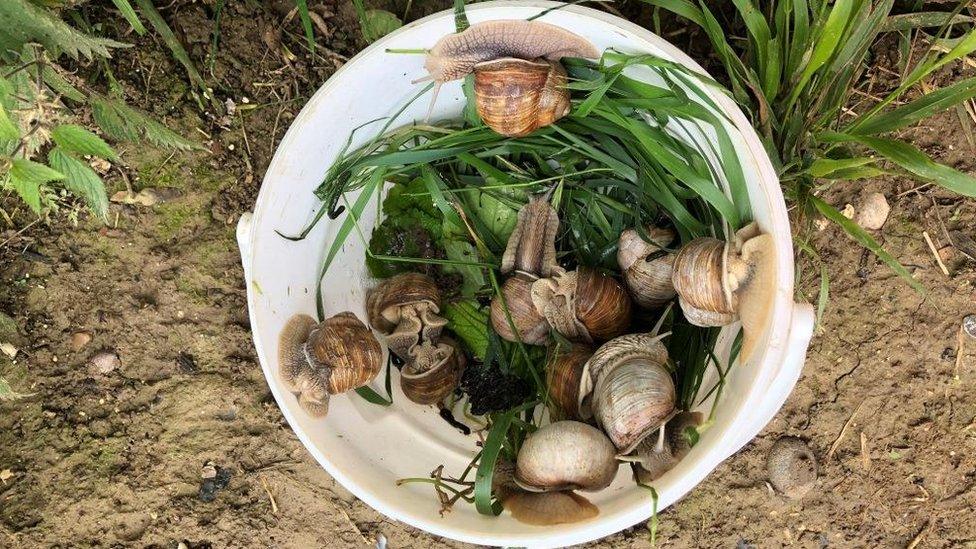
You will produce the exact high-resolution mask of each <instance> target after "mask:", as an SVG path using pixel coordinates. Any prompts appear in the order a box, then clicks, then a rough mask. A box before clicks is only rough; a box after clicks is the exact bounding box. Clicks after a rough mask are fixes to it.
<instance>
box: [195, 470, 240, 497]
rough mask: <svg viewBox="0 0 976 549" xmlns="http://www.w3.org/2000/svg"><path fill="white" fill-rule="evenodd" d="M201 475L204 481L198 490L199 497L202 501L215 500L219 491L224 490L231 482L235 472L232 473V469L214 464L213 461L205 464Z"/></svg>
mask: <svg viewBox="0 0 976 549" xmlns="http://www.w3.org/2000/svg"><path fill="white" fill-rule="evenodd" d="M211 475H212V476H211ZM200 476H201V477H202V478H203V481H202V482H201V483H200V491H199V492H197V497H198V498H199V499H200V500H201V501H213V500H214V499H216V498H217V492H219V491H220V490H223V489H224V488H226V487H227V485H228V484H230V478H231V476H233V473H231V470H230V469H226V468H224V467H221V466H219V465H214V464H213V463H212V462H207V464H206V465H204V466H203V470H202V471H201V473H200Z"/></svg>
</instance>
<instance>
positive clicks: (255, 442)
mask: <svg viewBox="0 0 976 549" xmlns="http://www.w3.org/2000/svg"><path fill="white" fill-rule="evenodd" d="M348 4H349V3H346V2H342V3H339V2H325V3H315V2H313V5H314V8H315V9H316V10H318V13H320V14H321V15H322V17H323V19H324V20H325V21H326V22H327V24H328V26H329V28H330V29H332V32H331V34H330V36H328V37H326V38H324V39H323V40H320V43H321V44H323V45H325V44H327V45H328V49H327V50H326V49H325V48H321V49H320V50H317V51H316V53H315V54H314V55H312V54H308V53H307V52H305V51H304V50H303V49H302V48H303V47H304V46H303V39H302V36H301V30H300V27H299V26H298V24H297V21H296V20H295V19H294V18H292V19H291V20H289V22H288V23H284V21H285V20H286V19H287V17H288V13H289V12H290V10H291V6H292V4H291V3H290V2H285V1H284V0H281V1H279V2H273V3H268V4H267V6H266V7H262V6H261V5H260V4H258V3H256V2H240V3H238V2H228V3H227V4H226V8H225V12H224V15H223V22H222V25H221V34H220V47H219V48H218V53H217V56H216V58H215V60H214V63H213V69H212V70H211V69H210V68H209V61H208V56H209V55H210V43H211V42H210V41H211V38H212V35H211V34H210V31H211V29H212V15H213V14H212V11H211V9H212V8H211V6H209V5H208V4H205V3H204V4H199V3H193V4H188V3H176V4H174V5H172V6H171V7H169V8H166V9H164V10H163V13H164V16H165V17H166V18H167V19H168V20H169V21H170V22H171V23H172V25H173V27H174V29H176V31H177V33H179V34H180V35H181V38H183V39H184V41H185V43H186V44H187V47H188V50H189V52H190V54H191V56H192V57H193V58H194V59H195V60H197V61H198V63H199V65H200V66H201V67H204V68H206V69H205V70H206V72H207V73H208V80H209V79H212V81H213V82H214V86H213V88H214V95H215V96H216V98H217V101H218V103H221V104H222V103H224V102H226V101H227V100H228V99H229V100H231V101H233V103H234V104H235V106H236V107H237V108H236V111H235V114H234V115H233V116H228V115H227V114H226V112H223V111H221V112H218V111H216V110H210V109H207V108H204V109H200V108H199V105H198V104H197V102H196V100H195V99H194V98H193V94H192V90H191V89H190V87H189V86H188V84H186V82H185V79H184V78H182V72H181V68H180V67H179V66H178V65H176V64H175V63H174V62H173V61H172V59H171V58H170V57H169V55H168V54H167V53H166V52H165V50H164V49H163V48H162V47H161V46H160V45H159V44H156V43H155V41H154V40H153V39H152V38H138V37H135V36H125V37H124V38H125V39H127V40H130V41H133V40H134V41H135V42H136V44H137V47H136V48H135V49H133V50H127V51H122V52H120V53H119V55H118V56H117V58H116V60H115V61H116V62H115V64H114V65H113V70H114V71H115V73H116V77H117V78H119V79H120V80H122V82H123V85H124V86H125V90H126V92H127V94H128V96H129V98H130V100H132V101H134V102H135V103H137V104H139V105H141V106H143V107H144V108H146V109H147V110H150V111H151V112H153V113H154V114H155V115H156V116H159V117H162V118H165V119H167V120H168V121H170V122H171V123H174V124H175V125H177V126H178V127H180V128H181V129H182V130H183V131H184V133H186V134H187V135H191V136H194V137H195V138H197V139H199V140H200V141H201V142H204V143H206V145H207V146H208V147H209V149H210V150H209V152H205V153H195V154H176V155H171V154H170V153H163V152H159V151H152V150H146V149H144V148H140V147H129V150H127V151H125V152H124V154H123V156H124V158H125V159H126V162H127V163H128V164H129V167H127V168H125V169H124V174H125V178H127V179H128V180H129V183H130V185H131V186H132V187H133V188H134V189H136V190H139V189H141V188H147V187H152V188H159V187H169V188H174V189H176V190H177V192H176V193H175V197H173V198H171V199H169V200H168V201H166V202H164V203H161V204H158V205H156V206H154V207H152V208H145V207H137V206H123V205H118V204H113V205H112V212H111V218H112V220H113V223H112V224H111V225H110V226H109V227H100V226H98V225H96V224H94V223H90V222H84V221H83V222H82V225H81V226H80V227H78V228H77V229H76V230H61V229H52V228H42V229H38V230H32V231H28V232H27V233H25V234H23V235H20V236H18V237H17V239H16V244H17V246H16V247H14V246H7V247H6V248H4V250H3V251H2V253H3V261H2V262H0V288H2V290H0V310H2V311H3V312H4V313H7V314H9V315H10V316H11V317H12V318H13V320H14V322H15V324H16V326H17V330H18V332H19V335H18V336H17V339H18V342H17V344H18V347H19V354H18V355H17V357H16V360H15V361H11V360H9V359H7V358H6V357H5V356H0V373H2V374H3V375H4V377H6V378H7V379H8V380H10V381H11V382H12V384H13V385H14V386H15V388H16V389H17V390H19V391H20V392H23V393H30V394H31V395H32V396H30V397H28V398H26V399H24V400H21V401H18V402H16V403H6V404H3V405H0V472H4V471H8V470H9V474H4V475H3V477H0V478H2V480H0V540H2V542H0V545H4V546H7V545H10V546H24V547H35V546H63V545H64V544H65V543H68V544H71V545H84V546H98V547H107V546H139V547H177V546H178V544H179V543H181V542H182V543H185V545H186V546H187V547H258V546H261V547H264V546H274V547H313V546H317V547H362V546H364V545H365V544H368V543H374V540H375V539H376V537H377V536H379V535H380V534H382V535H384V536H385V537H386V538H387V539H388V540H389V546H390V547H415V546H423V547H432V548H437V547H457V546H460V545H461V544H457V543H454V542H450V541H445V540H442V539H439V538H435V537H432V536H429V535H427V534H424V533H422V532H419V531H417V530H415V529H413V528H409V527H406V526H403V525H401V524H397V523H394V522H392V521H390V520H388V519H386V518H384V517H383V516H381V515H379V514H378V513H376V512H375V511H373V510H372V509H370V508H369V507H367V506H365V505H364V504H363V503H361V502H359V501H358V500H356V499H355V498H354V497H353V496H352V495H351V494H350V493H348V492H347V491H346V490H344V489H343V488H342V487H341V486H339V485H337V484H336V483H335V481H334V480H332V479H331V478H330V477H329V476H328V475H327V474H326V473H325V472H324V471H323V470H322V469H321V468H320V467H319V466H318V465H317V464H316V463H315V462H314V461H313V460H312V458H311V457H310V456H309V455H308V454H307V453H306V452H305V450H304V449H303V447H302V446H301V444H300V443H299V442H298V440H297V438H296V437H295V436H294V434H293V433H292V432H291V431H290V429H289V428H288V426H287V425H286V424H285V422H284V420H283V418H282V416H281V414H280V412H279V411H278V409H277V407H276V405H275V403H274V401H273V399H272V398H271V395H270V392H269V390H268V388H267V385H266V384H265V381H264V378H263V376H262V374H261V370H260V368H259V366H258V365H257V363H256V359H255V356H254V350H253V347H252V344H251V340H250V336H249V332H248V321H247V315H246V305H245V291H244V287H243V282H242V281H243V274H242V272H241V268H240V266H239V263H238V262H239V258H238V256H237V252H236V246H235V243H234V235H233V222H234V221H236V219H237V217H238V216H239V215H240V213H241V212H242V211H244V210H247V209H249V208H250V207H251V205H252V204H253V201H254V197H255V196H256V192H257V189H258V187H259V184H260V178H261V174H262V173H263V171H264V169H265V168H266V166H267V164H268V162H269V160H270V156H271V153H272V151H273V148H274V145H275V143H276V142H277V140H278V139H280V138H281V136H282V135H283V133H284V131H285V129H286V128H287V126H288V125H289V123H290V122H291V120H292V119H293V118H294V116H295V115H296V114H297V112H298V110H299V109H300V108H301V106H302V104H303V103H304V101H305V100H306V99H307V97H308V96H309V95H310V94H311V93H312V92H313V91H314V90H315V89H316V88H317V87H318V86H319V85H320V84H321V83H322V82H324V81H325V79H326V78H327V77H328V76H329V75H330V74H331V73H332V72H333V71H334V70H335V68H336V67H338V66H340V65H341V64H342V63H343V62H344V61H345V59H347V58H348V57H349V56H351V55H353V54H354V53H355V52H356V51H357V50H358V48H359V47H361V46H362V44H361V43H360V38H359V36H358V30H357V28H356V27H355V25H354V23H352V21H354V15H353V14H352V13H351V12H350V9H351V7H350V6H349V5H348ZM423 4H424V6H423V7H421V6H414V8H413V10H414V11H413V13H412V16H419V15H423V14H424V13H429V12H432V11H435V10H436V9H437V8H438V7H441V6H438V5H434V4H435V3H423ZM442 4H446V3H442ZM389 7H396V6H389ZM402 8H403V6H399V8H398V9H401V10H402ZM328 14H331V15H328ZM326 15H328V17H326ZM678 42H679V43H680V42H681V40H680V39H678ZM893 62H894V61H893ZM952 77H958V75H951V76H949V78H952ZM247 105H250V107H247ZM905 137H907V138H909V139H911V140H913V141H914V142H916V143H918V144H919V145H920V146H922V147H923V148H925V149H926V150H927V151H928V152H929V153H930V154H932V155H933V156H936V157H938V158H940V159H942V160H944V161H946V162H948V163H950V164H951V165H953V166H954V167H956V168H958V169H961V170H964V171H969V172H970V173H972V171H973V170H974V167H976V166H974V164H973V157H974V155H973V154H972V152H971V148H970V147H971V145H970V144H969V143H968V142H967V138H966V135H965V133H964V132H963V130H962V129H961V126H960V125H959V121H958V119H957V118H956V116H955V114H954V113H949V114H946V115H943V116H939V117H936V118H934V119H932V120H930V121H927V122H925V123H924V124H923V125H921V126H919V127H916V128H913V129H911V130H908V131H906V132H905ZM110 183H111V185H112V186H113V187H114V190H119V189H124V188H125V181H124V180H123V178H122V177H121V176H115V177H113V178H112V179H111V181H110ZM918 186H919V185H918V183H916V182H914V181H911V180H908V179H903V178H898V177H889V178H884V179H878V180H872V181H868V182H866V183H863V184H861V185H845V186H838V187H837V188H836V189H832V190H829V191H827V192H826V193H825V195H824V196H825V198H826V200H827V201H829V202H830V203H831V204H833V205H835V206H837V207H839V208H842V207H843V206H844V205H845V204H846V203H854V204H856V203H857V201H858V198H859V196H860V195H861V193H867V192H874V191H878V192H882V193H884V194H885V195H886V196H887V197H888V199H889V201H890V202H891V205H892V213H891V217H890V218H889V220H888V222H887V224H886V225H885V226H884V228H883V229H882V230H881V231H880V232H879V233H878V236H879V238H880V240H881V241H882V243H883V244H884V245H885V246H886V247H887V248H888V249H889V250H890V251H891V252H892V253H893V254H895V255H896V256H897V257H898V258H899V259H900V260H901V261H902V262H903V263H904V264H906V265H907V266H909V267H910V269H911V270H912V271H913V272H914V273H915V275H916V276H917V277H918V278H919V280H920V281H921V282H922V283H923V284H925V286H926V288H928V290H929V294H928V296H927V297H926V298H923V297H922V296H920V295H918V294H917V293H915V292H913V291H912V290H911V289H909V288H908V287H907V286H906V285H905V284H904V283H902V282H901V281H899V280H897V279H896V277H895V276H894V275H893V274H892V273H891V272H890V271H889V270H888V268H887V267H885V266H884V265H883V264H880V263H879V262H878V261H877V260H876V259H875V258H874V256H873V255H870V254H868V253H866V252H864V251H863V250H861V249H860V248H859V247H857V246H856V245H854V244H852V243H851V242H849V241H848V240H847V239H846V238H844V237H843V236H842V235H841V233H840V232H839V230H838V229H837V228H834V227H828V228H826V229H825V230H823V231H822V232H817V233H816V234H815V236H814V243H815V245H816V246H817V248H818V250H819V251H820V254H821V257H822V259H823V261H824V262H825V264H826V265H827V272H828V274H829V277H830V281H831V290H830V291H831V296H830V297H831V300H830V305H829V306H828V308H827V311H826V315H825V317H824V319H823V324H822V326H821V328H820V331H819V334H818V335H817V336H816V337H815V339H814V341H813V344H812V346H811V350H810V353H809V355H808V359H807V365H806V368H805V370H804V375H803V377H802V378H801V380H800V383H799V385H798V386H797V389H796V390H795V391H794V393H793V395H792V396H791V397H790V399H789V401H788V402H787V404H786V406H785V407H784V408H783V410H782V411H781V412H780V413H779V414H778V415H777V417H776V419H775V420H774V421H773V422H772V423H771V424H770V425H769V427H767V429H766V430H765V431H764V432H763V433H762V434H761V435H760V436H759V437H758V438H757V439H756V440H754V441H753V442H751V443H750V444H749V445H747V446H746V447H745V448H744V449H743V450H742V451H741V452H739V453H737V454H736V455H735V456H733V457H732V458H730V459H729V460H728V461H726V462H725V463H724V464H722V465H721V466H720V467H719V468H718V469H717V470H716V471H715V472H714V473H713V474H712V475H710V476H709V477H708V479H707V480H706V481H705V482H704V483H703V484H702V485H701V486H699V487H698V488H697V489H695V490H694V491H693V492H692V493H691V494H690V495H689V496H688V497H687V498H685V499H684V500H683V501H682V502H680V503H678V504H677V505H675V506H673V507H672V508H670V509H668V510H666V511H664V512H663V513H662V514H661V517H660V521H661V526H660V532H659V536H660V539H661V543H662V545H664V546H673V547H694V546H699V547H718V546H721V547H729V546H732V545H735V544H738V546H748V544H754V545H756V546H761V547H778V546H786V545H791V546H792V545H796V546H803V547H808V546H809V547H825V546H834V547H865V546H870V547H904V546H906V545H908V544H910V543H912V541H913V540H915V539H919V540H920V541H921V545H920V546H921V547H953V546H968V545H969V544H973V543H976V524H974V523H973V521H972V520H971V515H972V509H973V508H976V490H974V486H976V458H974V457H973V456H974V453H976V452H974V450H976V423H974V418H976V384H974V379H976V360H974V359H976V342H974V341H972V340H963V341H965V343H964V348H962V349H961V348H960V343H959V342H960V340H959V339H958V338H957V334H958V330H959V326H960V322H961V319H962V317H963V316H964V315H966V314H971V313H974V312H976V310H974V308H976V305H974V303H976V288H974V281H976V268H974V267H976V264H974V263H973V262H972V261H971V260H968V259H966V258H965V257H963V256H962V255H961V254H959V253H958V252H956V251H954V249H952V248H951V247H949V246H948V244H949V242H948V237H947V236H946V234H945V233H946V231H947V230H948V231H951V230H961V231H963V232H966V233H967V234H970V235H972V230H973V229H972V228H973V226H974V218H976V205H974V204H973V202H972V201H965V200H961V199H959V198H958V197H957V196H954V195H951V194H949V193H945V192H942V191H939V190H935V189H934V188H932V187H921V188H918V189H916V187H918ZM913 189H915V190H913ZM923 232H927V233H928V234H929V235H930V237H931V238H932V240H933V242H934V244H935V246H936V247H937V248H939V249H940V251H941V252H942V253H943V261H944V263H945V264H946V265H947V267H948V269H949V270H950V273H951V274H950V276H946V275H944V274H943V273H942V271H941V270H940V268H939V267H938V265H937V264H936V262H935V260H934V258H933V255H932V252H931V251H930V250H929V248H928V245H927V244H926V242H925V240H924V238H923ZM6 238H7V236H4V239H6ZM819 270H820V267H819V264H815V263H814V262H813V261H812V260H809V259H808V258H805V259H803V261H802V262H801V265H800V275H799V284H798V287H799V288H800V291H799V292H798V293H799V294H801V297H802V298H805V299H808V300H815V299H816V288H817V287H818V285H819V272H820V271H819ZM0 320H2V319H0ZM4 329H5V330H7V331H9V326H4ZM78 332H84V333H87V334H90V335H91V337H92V339H91V341H90V342H88V343H87V344H86V345H85V346H84V347H82V348H81V349H79V350H73V348H72V340H73V336H74V334H76V333H78ZM103 351H109V352H112V353H115V354H116V355H117V356H118V359H119V362H118V364H117V365H116V366H115V367H112V368H105V367H93V366H92V365H91V364H90V359H91V358H92V357H93V356H94V355H95V354H97V353H99V352H103ZM845 425H846V428H845ZM784 434H785V435H792V436H798V437H801V438H803V439H805V440H806V441H808V442H809V444H810V446H811V447H812V448H813V450H814V452H815V453H816V454H817V457H818V459H819V460H820V463H821V479H820V481H819V482H818V484H817V486H816V488H814V490H813V491H812V492H811V494H810V495H808V496H807V497H806V498H804V499H802V500H800V501H798V502H797V501H787V500H785V499H783V498H781V497H779V496H776V495H774V494H772V493H771V492H770V490H769V489H768V488H767V486H766V484H765V482H764V481H765V463H764V460H765V456H766V452H767V450H768V449H769V447H770V446H771V445H772V444H773V442H774V441H775V440H776V439H777V438H778V437H780V436H781V435H784ZM208 500H209V501H208ZM433 504H434V503H433V501H432V505H433ZM648 545H649V543H648V541H647V539H646V531H645V530H644V529H643V526H642V525H637V526H635V527H634V528H632V529H630V530H628V531H625V532H623V533H621V534H618V535H616V536H613V537H611V538H609V539H607V540H604V541H602V542H600V543H596V544H593V545H592V546H593V547H646V546H648Z"/></svg>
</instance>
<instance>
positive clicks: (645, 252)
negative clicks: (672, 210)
mask: <svg viewBox="0 0 976 549" xmlns="http://www.w3.org/2000/svg"><path fill="white" fill-rule="evenodd" d="M647 236H648V237H649V239H650V241H647V240H644V239H643V238H642V237H641V235H640V234H639V233H638V232H637V231H636V230H634V229H627V230H626V231H624V232H623V233H621V235H620V240H619V242H618V246H617V263H618V264H619V265H620V271H621V272H622V273H623V278H624V283H626V285H627V289H628V290H629V291H630V295H631V297H633V298H634V301H635V302H636V303H637V304H638V305H639V306H641V307H643V308H645V309H653V308H656V307H660V306H662V305H664V304H665V303H667V302H668V301H671V299H672V298H673V297H674V296H675V291H674V284H672V283H671V274H672V271H673V269H672V266H673V265H674V258H675V255H674V254H673V253H671V252H669V251H667V250H666V249H665V247H666V246H669V245H670V244H671V243H672V242H673V241H674V239H675V234H674V231H673V230H671V229H662V228H658V227H648V228H647Z"/></svg>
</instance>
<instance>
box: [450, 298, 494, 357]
mask: <svg viewBox="0 0 976 549" xmlns="http://www.w3.org/2000/svg"><path fill="white" fill-rule="evenodd" d="M444 318H446V319H447V322H448V324H447V327H448V328H449V329H450V330H451V331H452V332H454V335H456V336H457V337H458V338H459V339H460V340H461V341H463V342H464V344H465V345H467V347H468V350H470V351H471V354H472V355H473V356H474V357H475V358H477V359H478V360H484V359H485V353H486V352H487V350H488V312H487V311H485V310H484V309H483V308H482V307H481V306H480V305H478V302H477V301H475V300H473V299H470V300H464V301H456V302H454V303H448V304H447V305H445V306H444Z"/></svg>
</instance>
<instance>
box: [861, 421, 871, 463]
mask: <svg viewBox="0 0 976 549" xmlns="http://www.w3.org/2000/svg"><path fill="white" fill-rule="evenodd" d="M861 465H863V466H864V470H865V471H868V470H870V469H871V450H870V449H869V448H868V436H867V435H865V434H864V431H861Z"/></svg>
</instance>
